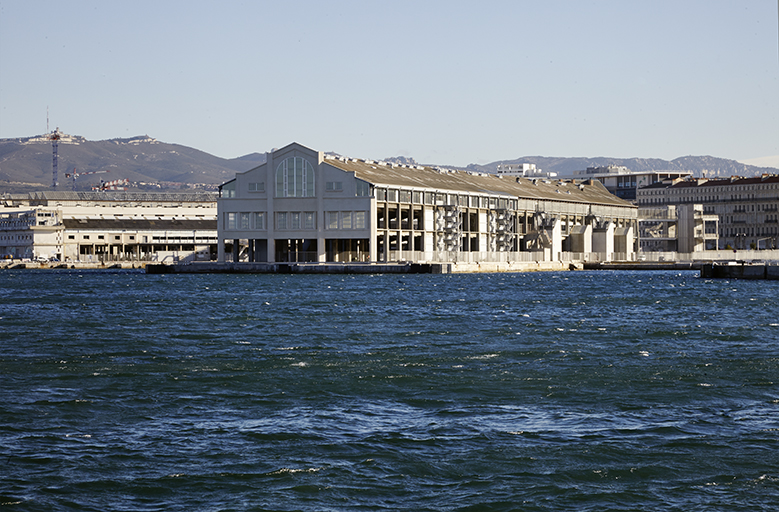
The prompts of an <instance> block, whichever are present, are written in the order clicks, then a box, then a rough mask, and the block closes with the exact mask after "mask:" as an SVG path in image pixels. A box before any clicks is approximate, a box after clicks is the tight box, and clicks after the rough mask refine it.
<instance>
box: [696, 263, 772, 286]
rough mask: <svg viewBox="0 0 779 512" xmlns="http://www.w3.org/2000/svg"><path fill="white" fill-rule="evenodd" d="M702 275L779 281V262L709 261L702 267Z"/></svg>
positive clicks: (713, 277) (711, 277)
mask: <svg viewBox="0 0 779 512" xmlns="http://www.w3.org/2000/svg"><path fill="white" fill-rule="evenodd" d="M701 277H705V278H710V279H765V280H769V281H779V264H776V263H774V264H769V263H746V262H728V263H708V264H705V265H703V266H702V267H701Z"/></svg>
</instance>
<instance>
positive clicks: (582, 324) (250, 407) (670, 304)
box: [0, 270, 779, 511]
mask: <svg viewBox="0 0 779 512" xmlns="http://www.w3.org/2000/svg"><path fill="white" fill-rule="evenodd" d="M0 505H5V506H6V507H7V509H8V510H96V511H97V510H99V511H103V510H133V511H136V510H140V511H144V510H148V511H152V510H181V511H183V510H187V511H189V510H280V511H281V510H283V511H287V510H414V511H416V510H473V511H476V510H593V511H595V510H597V511H601V510H679V511H690V510H728V511H732V510H744V511H747V510H749V511H754V510H776V509H777V507H779V283H777V282H770V281H730V280H705V279H701V278H700V277H698V275H697V273H695V272H549V273H507V274H477V275H404V276H397V275H325V276H323V275H146V274H143V273H139V272H131V271H128V272H114V273H108V272H94V271H92V272H90V271H75V270H67V271H10V270H8V271H3V272H0Z"/></svg>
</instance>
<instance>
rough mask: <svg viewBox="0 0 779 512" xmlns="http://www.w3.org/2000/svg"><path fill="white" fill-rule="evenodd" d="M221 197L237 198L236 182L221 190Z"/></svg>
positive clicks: (223, 186)
mask: <svg viewBox="0 0 779 512" xmlns="http://www.w3.org/2000/svg"><path fill="white" fill-rule="evenodd" d="M219 197H235V180H233V181H230V182H227V183H225V184H224V185H222V186H221V187H220V188H219Z"/></svg>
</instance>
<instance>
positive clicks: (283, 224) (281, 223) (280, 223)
mask: <svg viewBox="0 0 779 512" xmlns="http://www.w3.org/2000/svg"><path fill="white" fill-rule="evenodd" d="M276 229H287V213H286V212H277V213H276Z"/></svg>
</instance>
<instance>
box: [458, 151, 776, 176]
mask: <svg viewBox="0 0 779 512" xmlns="http://www.w3.org/2000/svg"><path fill="white" fill-rule="evenodd" d="M519 163H531V164H536V167H538V168H539V169H541V170H544V171H552V172H556V173H558V174H559V175H567V174H571V173H573V171H582V170H584V169H587V168H588V167H605V166H607V165H620V166H625V167H627V168H628V169H630V170H631V171H692V173H693V176H698V177H707V178H714V177H721V178H724V177H729V176H760V175H761V174H778V173H779V169H776V168H774V167H757V166H754V165H746V164H743V163H741V162H737V161H736V160H728V159H726V158H717V157H713V156H683V157H680V158H675V159H673V160H661V159H659V158H609V157H595V158H586V157H582V158H555V157H544V156H525V157H521V158H516V159H514V160H500V161H497V162H492V163H489V164H486V165H473V164H471V165H469V166H468V168H469V169H471V170H478V171H481V172H492V173H494V172H497V167H498V165H501V164H519Z"/></svg>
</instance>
